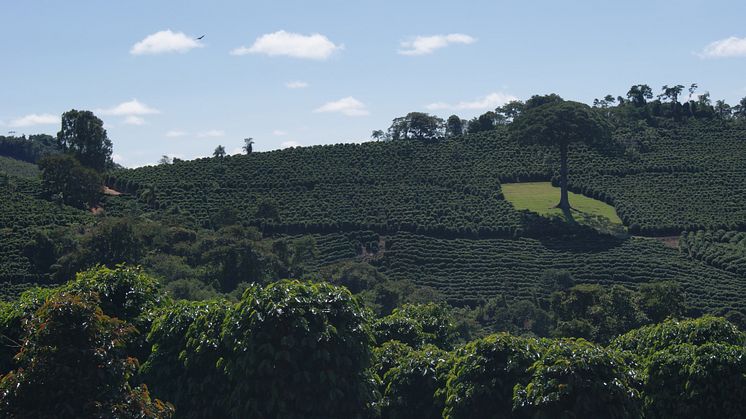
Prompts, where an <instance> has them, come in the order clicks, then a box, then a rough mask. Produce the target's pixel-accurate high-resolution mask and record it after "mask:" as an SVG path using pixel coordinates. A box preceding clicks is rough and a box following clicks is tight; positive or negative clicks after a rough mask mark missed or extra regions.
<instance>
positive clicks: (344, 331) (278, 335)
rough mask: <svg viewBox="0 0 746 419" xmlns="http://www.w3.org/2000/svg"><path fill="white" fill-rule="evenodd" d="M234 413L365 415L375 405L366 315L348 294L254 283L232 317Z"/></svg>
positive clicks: (229, 363) (226, 333)
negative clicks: (371, 403)
mask: <svg viewBox="0 0 746 419" xmlns="http://www.w3.org/2000/svg"><path fill="white" fill-rule="evenodd" d="M224 325H225V326H224V329H223V332H222V338H223V344H224V347H225V350H226V351H227V352H228V353H230V354H231V356H229V357H225V358H224V360H223V362H222V363H221V366H222V367H223V368H224V369H225V371H226V373H227V374H228V377H229V380H230V391H229V392H228V394H227V399H226V403H227V404H228V405H229V406H231V408H230V416H231V417H237V418H238V417H247V416H259V417H287V418H290V417H307V418H313V417H319V418H320V417H340V418H341V417H347V418H352V417H361V416H363V414H364V412H365V410H366V406H367V405H368V404H369V403H370V402H372V396H373V388H372V381H371V377H369V376H368V367H369V365H370V350H369V347H370V343H371V336H370V332H369V329H368V325H367V314H366V312H365V310H364V309H363V308H362V306H361V305H360V303H359V302H358V301H357V300H356V299H354V298H353V297H352V295H351V294H350V293H349V291H347V290H344V289H342V288H336V287H333V286H331V285H329V284H324V283H321V284H312V283H303V282H298V281H281V282H277V283H274V284H271V285H268V286H267V287H265V288H263V289H262V288H259V287H256V286H253V287H250V288H249V289H248V290H247V291H246V292H244V296H243V298H242V299H241V301H240V302H239V303H238V305H237V306H236V308H235V310H233V311H232V312H231V313H230V314H229V315H228V317H227V318H226V320H225V323H224Z"/></svg>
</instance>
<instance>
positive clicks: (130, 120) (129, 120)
mask: <svg viewBox="0 0 746 419" xmlns="http://www.w3.org/2000/svg"><path fill="white" fill-rule="evenodd" d="M124 123H125V124H126V125H145V120H144V119H142V118H141V117H139V116H134V115H130V116H128V117H126V118H124Z"/></svg>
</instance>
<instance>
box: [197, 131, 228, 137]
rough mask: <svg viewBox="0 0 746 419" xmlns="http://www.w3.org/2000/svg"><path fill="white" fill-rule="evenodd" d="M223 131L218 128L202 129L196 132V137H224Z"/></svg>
mask: <svg viewBox="0 0 746 419" xmlns="http://www.w3.org/2000/svg"><path fill="white" fill-rule="evenodd" d="M224 136H225V131H223V130H220V129H211V130H209V131H203V132H200V133H199V134H197V137H200V138H211V137H212V138H214V137H224Z"/></svg>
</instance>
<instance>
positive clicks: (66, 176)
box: [39, 154, 103, 207]
mask: <svg viewBox="0 0 746 419" xmlns="http://www.w3.org/2000/svg"><path fill="white" fill-rule="evenodd" d="M39 168H40V169H41V170H42V175H41V179H42V189H43V191H44V194H45V195H46V196H47V197H48V198H50V199H52V200H54V201H57V202H60V203H65V204H67V205H71V206H74V207H86V206H91V205H94V204H95V203H96V202H97V201H98V198H99V196H100V193H101V185H102V183H103V181H102V179H101V177H100V176H99V175H98V174H97V173H96V172H95V171H94V170H92V169H89V168H86V167H83V166H81V164H80V163H78V161H77V160H75V158H74V157H72V156H69V155H65V154H54V155H50V156H46V157H44V158H42V159H41V160H40V161H39Z"/></svg>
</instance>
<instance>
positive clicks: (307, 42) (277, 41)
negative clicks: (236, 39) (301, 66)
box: [230, 31, 344, 60]
mask: <svg viewBox="0 0 746 419" xmlns="http://www.w3.org/2000/svg"><path fill="white" fill-rule="evenodd" d="M343 48H344V46H343V45H335V44H334V43H333V42H332V41H330V40H329V38H327V37H326V36H324V35H321V34H319V33H314V34H312V35H303V34H299V33H292V32H285V31H277V32H273V33H268V34H264V35H262V36H260V37H259V38H257V39H256V40H255V41H254V43H253V44H252V45H251V46H250V47H244V46H242V47H238V48H236V49H234V50H232V51H231V52H230V53H231V55H246V54H265V55H269V56H277V55H284V56H288V57H294V58H305V59H310V60H326V59H327V58H329V57H330V56H331V55H332V54H333V53H334V52H335V51H337V50H341V49H343Z"/></svg>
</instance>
